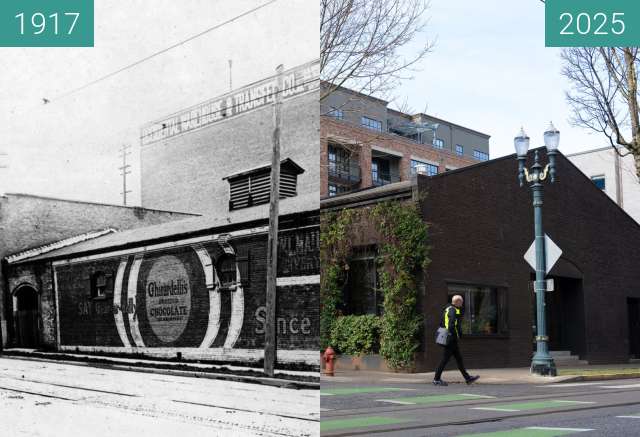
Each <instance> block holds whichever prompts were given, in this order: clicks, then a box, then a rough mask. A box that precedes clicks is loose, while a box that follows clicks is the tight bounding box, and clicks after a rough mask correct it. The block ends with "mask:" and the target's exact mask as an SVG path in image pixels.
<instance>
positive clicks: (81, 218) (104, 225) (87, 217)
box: [0, 193, 193, 345]
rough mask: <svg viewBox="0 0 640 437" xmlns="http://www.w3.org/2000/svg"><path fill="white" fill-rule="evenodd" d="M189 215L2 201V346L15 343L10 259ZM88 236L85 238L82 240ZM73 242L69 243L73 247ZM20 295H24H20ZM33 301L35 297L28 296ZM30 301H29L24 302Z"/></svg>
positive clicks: (45, 200)
mask: <svg viewBox="0 0 640 437" xmlns="http://www.w3.org/2000/svg"><path fill="white" fill-rule="evenodd" d="M191 216H193V214H185V213H179V212H170V211H162V210H153V209H145V208H140V207H125V206H119V205H107V204H101V203H93V202H80V201H74V200H63V199H56V198H51V197H42V196H34V195H29V194H14V193H7V194H4V195H2V196H0V259H2V260H3V263H2V270H1V272H0V328H1V331H2V343H3V345H6V344H7V341H8V340H10V341H12V342H13V341H16V340H17V339H16V338H15V336H14V335H13V334H14V332H15V327H14V322H16V317H17V314H16V312H17V311H18V308H17V305H16V304H17V298H18V297H19V296H18V293H17V292H18V291H19V290H18V289H13V288H11V287H8V283H7V277H6V267H7V261H8V259H13V260H15V259H19V258H20V256H21V255H22V254H23V253H27V254H29V253H30V254H34V253H39V252H41V251H43V250H48V249H50V248H51V247H56V246H49V245H51V244H55V243H58V244H62V245H64V244H70V242H69V241H65V240H67V239H69V238H72V237H75V238H76V240H77V238H91V237H92V236H93V235H95V233H96V231H104V230H109V229H113V230H122V229H132V228H138V227H142V226H149V225H154V224H160V223H165V222H169V221H174V220H178V219H182V218H185V217H191ZM84 234H86V235H84ZM76 240H71V242H73V241H76ZM23 291H24V290H23ZM31 297H33V296H31ZM27 298H29V297H27Z"/></svg>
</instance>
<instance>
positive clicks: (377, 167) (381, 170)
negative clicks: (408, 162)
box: [371, 150, 400, 187]
mask: <svg viewBox="0 0 640 437" xmlns="http://www.w3.org/2000/svg"><path fill="white" fill-rule="evenodd" d="M371 155H372V158H371V183H372V184H373V186H374V187H381V186H382V185H388V184H393V183H394V182H400V157H398V156H394V155H390V154H387V153H384V152H380V151H377V150H374V151H372V154H371Z"/></svg>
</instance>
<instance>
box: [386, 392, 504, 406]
mask: <svg viewBox="0 0 640 437" xmlns="http://www.w3.org/2000/svg"><path fill="white" fill-rule="evenodd" d="M494 398H495V396H486V395H478V394H473V393H452V394H449V395H425V396H413V397H401V398H395V399H376V402H387V403H390V404H398V405H418V404H423V405H426V404H439V403H445V402H460V401H463V402H464V401H467V400H473V399H494Z"/></svg>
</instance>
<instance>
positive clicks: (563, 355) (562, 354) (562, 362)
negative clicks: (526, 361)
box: [549, 351, 589, 366]
mask: <svg viewBox="0 0 640 437" xmlns="http://www.w3.org/2000/svg"><path fill="white" fill-rule="evenodd" d="M549 355H551V356H552V357H553V361H554V363H555V364H556V366H582V365H587V364H589V363H588V362H587V361H586V360H581V359H580V357H579V356H578V355H571V351H549Z"/></svg>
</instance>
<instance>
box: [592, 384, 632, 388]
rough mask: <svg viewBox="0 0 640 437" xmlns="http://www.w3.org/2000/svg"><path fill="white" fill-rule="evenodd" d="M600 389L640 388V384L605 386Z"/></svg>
mask: <svg viewBox="0 0 640 437" xmlns="http://www.w3.org/2000/svg"><path fill="white" fill-rule="evenodd" d="M600 388H640V384H629V385H603V386H600Z"/></svg>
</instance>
